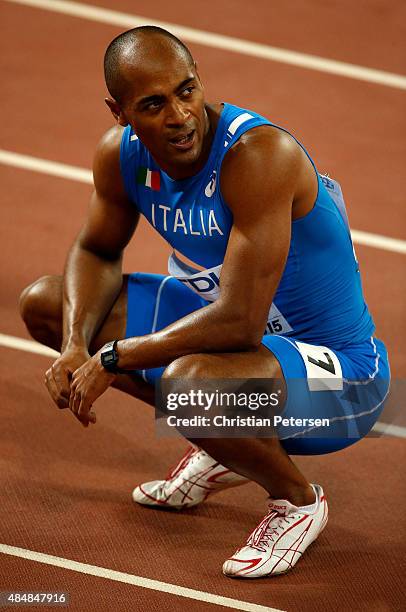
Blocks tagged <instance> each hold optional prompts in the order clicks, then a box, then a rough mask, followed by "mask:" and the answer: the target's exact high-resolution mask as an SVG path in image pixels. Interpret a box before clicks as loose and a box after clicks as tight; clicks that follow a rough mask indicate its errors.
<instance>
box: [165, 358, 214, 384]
mask: <svg viewBox="0 0 406 612" xmlns="http://www.w3.org/2000/svg"><path fill="white" fill-rule="evenodd" d="M212 369H213V368H212V360H211V357H210V355H205V354H204V353H203V354H200V353H199V354H196V355H184V356H183V357H178V358H177V359H175V360H174V361H172V363H170V364H169V365H168V366H167V367H166V369H165V371H164V373H163V374H162V378H164V379H173V378H182V379H185V378H191V379H193V378H194V379H200V378H210V377H211V376H210V375H211V374H212Z"/></svg>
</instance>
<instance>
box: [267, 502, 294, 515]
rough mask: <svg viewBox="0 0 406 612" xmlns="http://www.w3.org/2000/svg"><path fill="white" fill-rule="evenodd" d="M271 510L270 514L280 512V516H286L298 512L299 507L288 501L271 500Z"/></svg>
mask: <svg viewBox="0 0 406 612" xmlns="http://www.w3.org/2000/svg"><path fill="white" fill-rule="evenodd" d="M269 510H270V512H278V514H282V515H283V516H286V515H288V514H290V513H291V512H294V511H295V510H297V507H296V506H294V505H293V504H291V503H290V502H288V501H287V500H286V499H270V500H269Z"/></svg>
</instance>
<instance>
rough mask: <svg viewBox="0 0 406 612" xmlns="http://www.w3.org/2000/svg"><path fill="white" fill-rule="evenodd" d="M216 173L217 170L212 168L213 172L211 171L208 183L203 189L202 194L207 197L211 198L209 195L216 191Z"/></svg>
mask: <svg viewBox="0 0 406 612" xmlns="http://www.w3.org/2000/svg"><path fill="white" fill-rule="evenodd" d="M216 174H217V172H216V171H215V170H213V172H212V173H211V176H210V181H209V183H208V185H206V189H205V190H204V195H205V196H206V197H208V198H211V196H212V195H213V193H214V192H215V191H216V182H217V180H216Z"/></svg>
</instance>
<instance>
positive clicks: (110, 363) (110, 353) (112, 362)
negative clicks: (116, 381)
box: [100, 340, 123, 374]
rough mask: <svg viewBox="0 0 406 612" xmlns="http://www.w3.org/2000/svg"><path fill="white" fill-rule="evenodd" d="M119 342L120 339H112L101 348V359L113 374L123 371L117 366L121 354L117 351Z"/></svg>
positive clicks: (104, 366) (103, 364)
mask: <svg viewBox="0 0 406 612" xmlns="http://www.w3.org/2000/svg"><path fill="white" fill-rule="evenodd" d="M117 342H118V340H112V341H111V342H107V344H105V345H104V346H103V348H102V350H101V353H100V360H101V364H102V366H103V368H105V369H106V370H108V371H109V372H111V373H112V374H119V373H120V372H123V370H120V368H118V367H117V363H118V360H119V356H118V353H117Z"/></svg>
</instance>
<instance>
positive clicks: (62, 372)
mask: <svg viewBox="0 0 406 612" xmlns="http://www.w3.org/2000/svg"><path fill="white" fill-rule="evenodd" d="M89 358H90V355H89V353H88V351H87V350H86V349H84V348H77V347H75V348H70V349H67V350H66V351H64V352H63V353H62V354H61V356H60V357H58V359H57V360H56V361H55V362H54V363H53V364H52V366H51V367H50V368H49V370H47V372H46V374H45V384H46V386H47V389H48V391H49V394H50V396H51V397H52V399H53V400H54V402H55V404H56V405H57V406H58V408H69V396H70V385H71V382H72V374H73V372H74V371H75V370H77V369H78V368H80V366H81V365H83V364H84V363H85V361H87V360H88V359H89Z"/></svg>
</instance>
